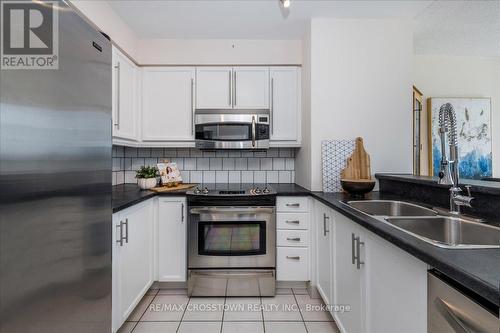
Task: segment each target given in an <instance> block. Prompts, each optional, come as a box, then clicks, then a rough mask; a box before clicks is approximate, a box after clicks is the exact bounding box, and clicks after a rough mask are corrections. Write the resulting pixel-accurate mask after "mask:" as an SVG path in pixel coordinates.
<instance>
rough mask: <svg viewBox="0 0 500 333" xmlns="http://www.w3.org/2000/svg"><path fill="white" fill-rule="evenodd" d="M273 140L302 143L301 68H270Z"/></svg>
mask: <svg viewBox="0 0 500 333" xmlns="http://www.w3.org/2000/svg"><path fill="white" fill-rule="evenodd" d="M270 77H271V87H270V94H271V97H270V109H271V142H273V141H275V142H278V141H292V142H297V143H300V141H301V137H300V100H301V99H300V96H301V87H300V68H299V67H271V69H270Z"/></svg>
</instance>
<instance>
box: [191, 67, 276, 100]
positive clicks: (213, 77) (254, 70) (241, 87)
mask: <svg viewBox="0 0 500 333" xmlns="http://www.w3.org/2000/svg"><path fill="white" fill-rule="evenodd" d="M196 108H197V109H268V108H269V67H254V66H242V67H213V66H207V67H198V68H196Z"/></svg>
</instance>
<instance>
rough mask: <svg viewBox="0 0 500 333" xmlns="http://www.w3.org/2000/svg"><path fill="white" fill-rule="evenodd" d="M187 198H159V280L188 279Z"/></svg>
mask: <svg viewBox="0 0 500 333" xmlns="http://www.w3.org/2000/svg"><path fill="white" fill-rule="evenodd" d="M186 216H187V215H186V198H185V197H159V198H158V232H157V235H158V252H157V253H158V256H157V258H158V266H157V267H158V281H160V282H168V281H181V282H183V281H186V269H187V268H186V267H187V252H186V251H187V248H186V241H187V240H186V239H187V236H186V234H187V228H186V224H187V223H186Z"/></svg>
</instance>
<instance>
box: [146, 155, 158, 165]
mask: <svg viewBox="0 0 500 333" xmlns="http://www.w3.org/2000/svg"><path fill="white" fill-rule="evenodd" d="M156 163H158V159H157V158H156V157H148V158H145V159H144V165H149V166H156Z"/></svg>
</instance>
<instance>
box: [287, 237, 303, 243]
mask: <svg viewBox="0 0 500 333" xmlns="http://www.w3.org/2000/svg"><path fill="white" fill-rule="evenodd" d="M286 240H287V241H294V242H300V237H287V238H286Z"/></svg>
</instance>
